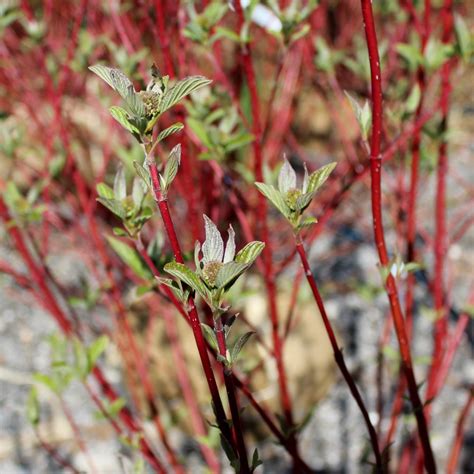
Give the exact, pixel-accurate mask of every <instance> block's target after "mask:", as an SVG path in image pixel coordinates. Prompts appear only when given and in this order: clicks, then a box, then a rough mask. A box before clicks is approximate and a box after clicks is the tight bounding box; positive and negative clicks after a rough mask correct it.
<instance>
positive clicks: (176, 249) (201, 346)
mask: <svg viewBox="0 0 474 474" xmlns="http://www.w3.org/2000/svg"><path fill="white" fill-rule="evenodd" d="M145 159H146V164H147V166H148V169H149V171H150V177H151V181H152V188H153V196H154V198H155V201H156V203H157V205H158V208H159V210H160V214H161V218H162V220H163V224H164V226H165V230H166V234H167V235H168V239H169V241H170V244H171V248H172V250H173V254H174V258H175V260H176V261H177V262H178V263H184V259H183V254H182V252H181V247H180V245H179V241H178V237H177V235H176V231H175V228H174V224H173V221H172V219H171V214H170V211H169V207H168V200H167V198H166V196H164V195H163V193H162V192H161V187H160V179H159V175H158V169H157V166H156V163H155V162H154V160H153V159H152V158H151V157H150V155H149V154H148V150H147V146H145ZM188 317H189V321H190V323H191V328H192V331H193V335H194V339H195V342H196V346H197V349H198V352H199V357H200V359H201V365H202V368H203V370H204V374H205V376H206V380H207V384H208V387H209V391H210V393H211V398H212V403H213V404H214V410H215V413H216V419H217V424H218V426H219V429H220V430H221V432H222V434H223V436H225V438H226V439H227V441H228V442H229V443H230V445H231V446H232V445H233V440H232V436H231V432H230V429H229V425H228V424H227V417H226V414H225V411H224V406H223V405H222V400H221V397H220V394H219V389H218V387H217V383H216V379H215V376H214V372H213V370H212V366H211V361H210V359H209V354H208V352H207V346H206V341H205V339H204V335H203V333H202V329H201V322H200V321H199V316H198V313H197V310H196V306H195V304H194V300H193V298H192V297H191V298H189V301H188Z"/></svg>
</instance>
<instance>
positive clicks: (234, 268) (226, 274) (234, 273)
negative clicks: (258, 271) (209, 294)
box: [215, 262, 250, 288]
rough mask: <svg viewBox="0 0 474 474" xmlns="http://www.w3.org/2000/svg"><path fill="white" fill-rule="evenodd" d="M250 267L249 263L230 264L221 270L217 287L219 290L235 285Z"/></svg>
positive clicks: (218, 274)
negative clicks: (231, 284)
mask: <svg viewBox="0 0 474 474" xmlns="http://www.w3.org/2000/svg"><path fill="white" fill-rule="evenodd" d="M249 266H250V264H248V263H239V262H228V263H224V265H223V266H222V267H221V268H220V270H219V272H218V273H217V278H216V281H215V286H216V287H217V288H225V287H227V286H228V285H229V284H230V283H233V282H234V281H235V280H236V279H237V278H238V277H239V276H240V275H242V273H244V272H245V270H247V268H248V267H249Z"/></svg>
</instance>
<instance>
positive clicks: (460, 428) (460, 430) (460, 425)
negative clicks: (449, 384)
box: [446, 387, 474, 474]
mask: <svg viewBox="0 0 474 474" xmlns="http://www.w3.org/2000/svg"><path fill="white" fill-rule="evenodd" d="M473 401H474V387H470V388H469V393H468V394H467V401H466V404H465V405H464V407H463V409H462V410H461V413H460V415H459V418H458V422H457V424H456V435H455V437H454V443H453V446H452V448H451V453H450V455H449V460H448V465H447V466H446V473H447V474H455V473H456V472H458V471H457V465H458V462H459V455H460V454H461V448H462V443H463V439H464V429H465V424H466V422H467V420H468V419H469V412H470V411H471V408H472V403H473Z"/></svg>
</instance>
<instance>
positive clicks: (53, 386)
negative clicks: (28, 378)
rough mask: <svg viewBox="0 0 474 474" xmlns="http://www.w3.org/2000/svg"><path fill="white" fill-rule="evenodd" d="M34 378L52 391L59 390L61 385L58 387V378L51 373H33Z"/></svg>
mask: <svg viewBox="0 0 474 474" xmlns="http://www.w3.org/2000/svg"><path fill="white" fill-rule="evenodd" d="M33 379H34V380H35V382H38V383H40V384H42V385H45V386H46V387H48V388H49V389H50V390H51V391H52V392H54V393H57V392H58V389H59V387H58V384H57V383H56V380H54V379H53V378H52V377H50V376H49V375H46V374H40V373H36V374H34V375H33Z"/></svg>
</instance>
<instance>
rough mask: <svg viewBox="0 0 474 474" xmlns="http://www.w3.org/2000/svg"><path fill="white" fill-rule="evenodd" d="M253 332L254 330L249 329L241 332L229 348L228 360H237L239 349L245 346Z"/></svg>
mask: <svg viewBox="0 0 474 474" xmlns="http://www.w3.org/2000/svg"><path fill="white" fill-rule="evenodd" d="M253 334H255V331H249V332H246V333H245V334H242V336H240V337H239V338H238V339H237V341H236V343H235V344H234V345H233V347H232V348H231V350H230V360H231V362H232V363H234V362H235V361H236V360H237V357H238V356H239V353H240V351H241V350H242V348H243V347H244V346H245V344H246V343H247V341H248V340H249V339H250V337H251V336H252V335H253Z"/></svg>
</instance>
